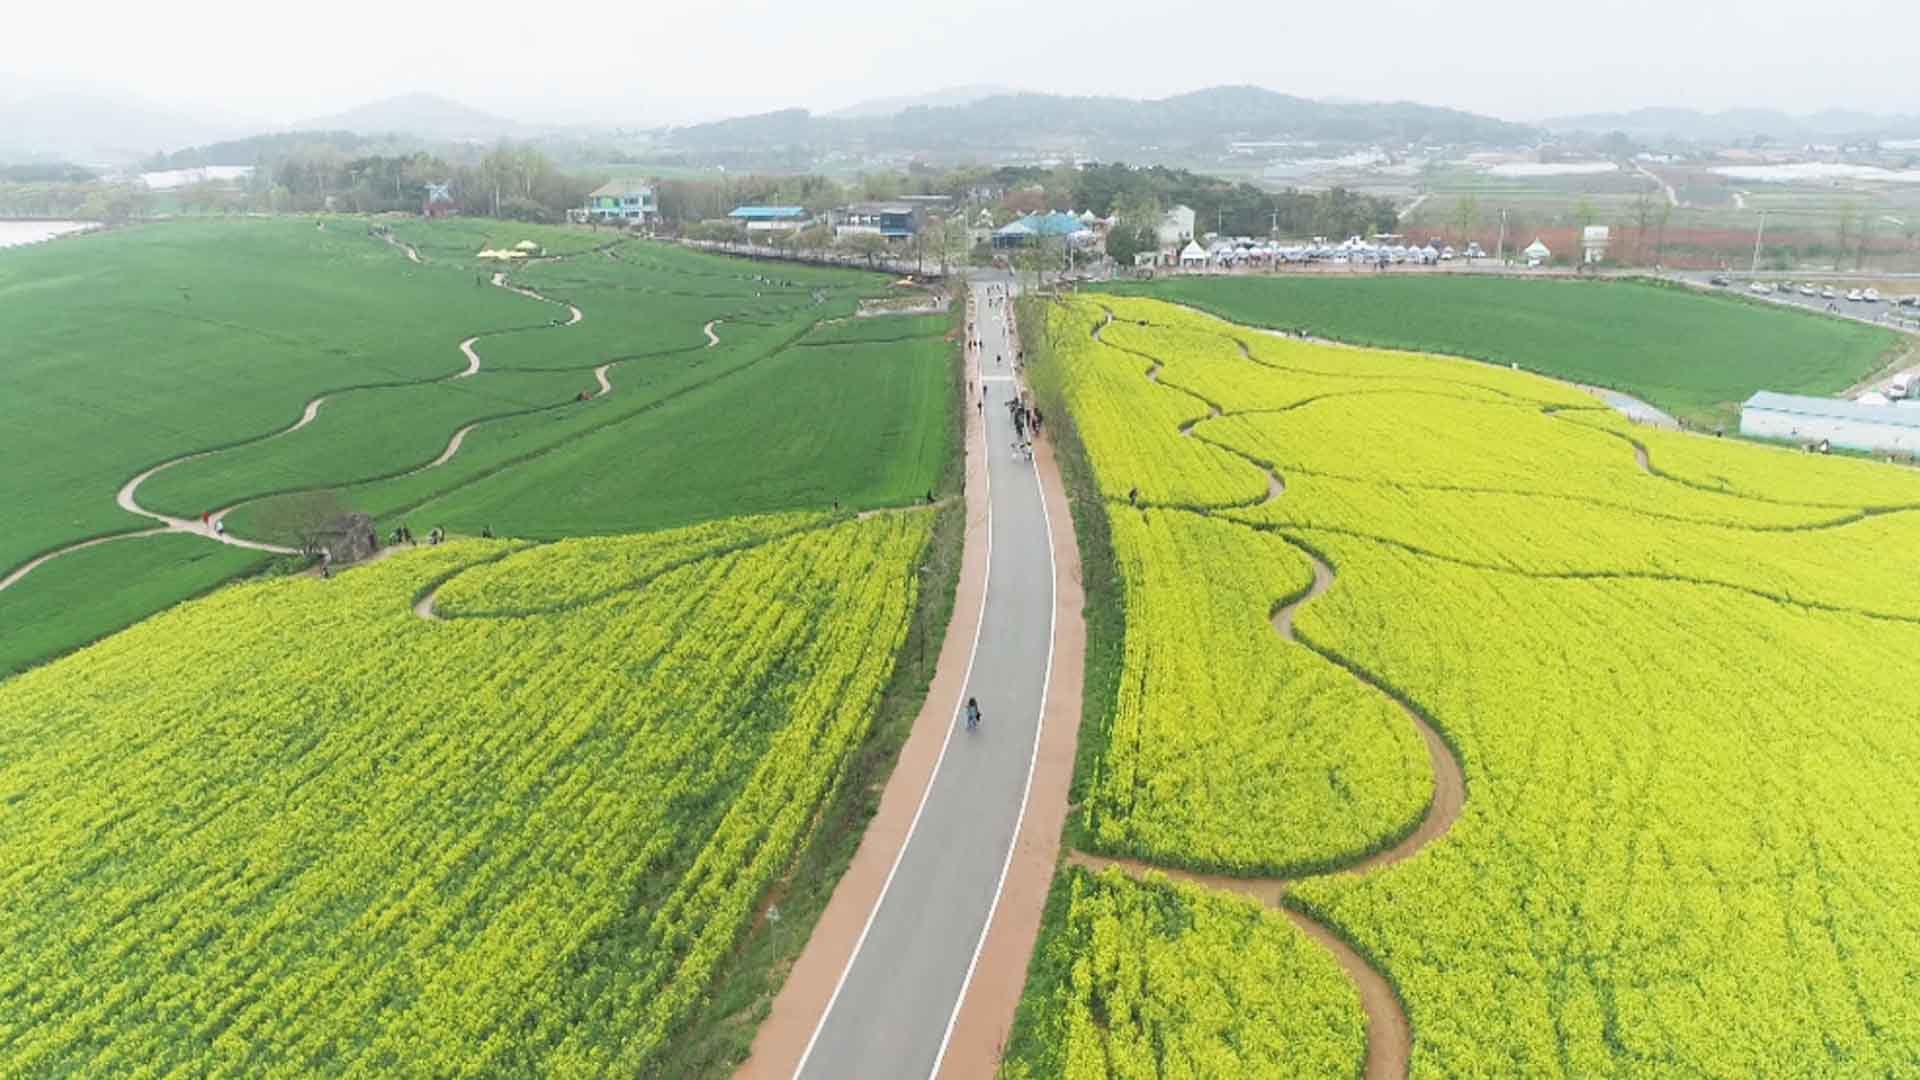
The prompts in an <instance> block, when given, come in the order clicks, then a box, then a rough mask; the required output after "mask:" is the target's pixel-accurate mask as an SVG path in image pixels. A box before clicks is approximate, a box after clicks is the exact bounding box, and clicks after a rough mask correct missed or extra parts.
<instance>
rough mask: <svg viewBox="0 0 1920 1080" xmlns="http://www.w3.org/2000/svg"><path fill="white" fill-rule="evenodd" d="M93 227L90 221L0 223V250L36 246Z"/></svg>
mask: <svg viewBox="0 0 1920 1080" xmlns="http://www.w3.org/2000/svg"><path fill="white" fill-rule="evenodd" d="M93 227H94V224H93V222H91V221H0V248H10V247H19V246H20V245H21V244H37V243H39V242H40V241H42V240H51V239H53V238H54V237H56V236H65V235H66V234H68V233H76V232H82V231H84V230H86V229H91V228H93Z"/></svg>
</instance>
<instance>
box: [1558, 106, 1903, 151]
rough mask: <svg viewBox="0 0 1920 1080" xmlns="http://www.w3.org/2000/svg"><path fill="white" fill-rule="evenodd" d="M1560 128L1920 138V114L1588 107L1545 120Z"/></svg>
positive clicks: (1673, 135) (1721, 138)
mask: <svg viewBox="0 0 1920 1080" xmlns="http://www.w3.org/2000/svg"><path fill="white" fill-rule="evenodd" d="M1545 126H1546V127H1547V128H1548V129H1549V130H1551V131H1556V132H1586V133H1589V134H1595V135H1601V134H1605V133H1607V132H1611V131H1619V132H1623V133H1625V134H1627V135H1629V136H1632V137H1633V138H1636V139H1642V140H1652V141H1657V140H1661V139H1682V140H1687V141H1691V142H1707V143H1725V142H1732V141H1734V140H1736V139H1738V140H1746V139H1751V138H1753V137H1754V136H1756V135H1764V136H1766V137H1767V138H1769V139H1773V140H1775V141H1776V142H1787V143H1796V142H1833V141H1836V140H1842V139H1861V138H1867V139H1898V138H1909V139H1911V138H1920V116H1912V115H1907V116H1897V115H1896V116H1883V115H1877V114H1874V113H1866V112H1857V111H1854V110H1851V109H1827V110H1825V111H1823V112H1816V113H1808V114H1806V115H1804V116H1795V115H1793V114H1791V113H1786V112H1781V111H1780V110H1778V109H1727V110H1725V111H1723V112H1702V111H1700V110H1699V109H1684V108H1650V109H1635V110H1633V111H1632V112H1614V113H1586V114H1583V115H1579V116H1561V117H1555V118H1554V119H1551V120H1548V121H1546V125H1545Z"/></svg>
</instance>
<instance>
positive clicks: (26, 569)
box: [0, 527, 167, 589]
mask: <svg viewBox="0 0 1920 1080" xmlns="http://www.w3.org/2000/svg"><path fill="white" fill-rule="evenodd" d="M166 531H167V530H166V529H165V528H164V527H163V528H158V529H140V530H137V531H135V532H124V533H114V534H113V535H112V536H96V537H94V538H93V539H91V540H82V541H80V542H79V543H77V544H68V545H67V546H66V547H63V548H55V549H54V550H52V551H49V552H47V553H46V554H44V555H38V556H35V557H34V558H32V559H29V560H27V561H26V562H24V563H21V564H20V565H19V566H16V567H14V568H13V570H12V571H10V572H9V573H8V574H7V576H6V577H3V578H0V589H5V588H8V587H10V586H11V585H12V584H13V583H14V582H16V581H19V580H20V579H21V578H23V577H26V576H27V575H28V574H30V573H32V572H33V571H34V570H35V569H37V568H38V567H39V566H40V564H41V563H44V562H47V561H48V560H51V559H57V558H59V557H60V556H62V555H68V554H72V553H73V552H76V551H83V550H85V549H87V548H90V547H98V546H99V545H101V544H111V543H113V542H114V541H115V540H132V539H134V538H135V537H140V536H159V535H160V534H161V533H164V532H166Z"/></svg>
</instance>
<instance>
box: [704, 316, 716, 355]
mask: <svg viewBox="0 0 1920 1080" xmlns="http://www.w3.org/2000/svg"><path fill="white" fill-rule="evenodd" d="M718 325H720V320H719V319H711V320H708V322H707V325H705V326H703V327H701V328H700V332H701V333H703V334H705V335H707V348H709V349H711V348H713V347H714V346H715V345H718V344H720V335H719V334H716V333H714V332H713V328H714V327H716V326H718Z"/></svg>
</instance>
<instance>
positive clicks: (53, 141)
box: [0, 80, 257, 165]
mask: <svg viewBox="0 0 1920 1080" xmlns="http://www.w3.org/2000/svg"><path fill="white" fill-rule="evenodd" d="M247 130H248V125H247V123H246V121H243V120H235V119H232V118H228V117H209V116H206V115H202V114H195V113H190V112H187V111H185V110H180V109H173V108H168V107H167V106H164V105H159V104H156V103H154V102H152V101H148V100H146V99H145V98H141V97H139V96H137V95H134V94H128V93H122V92H117V91H111V90H101V89H95V88H90V87H77V86H65V85H56V84H37V83H29V82H26V81H24V80H21V81H8V82H5V83H0V162H9V161H11V162H27V161H71V162H78V163H82V164H87V165H96V164H114V163H119V162H124V161H130V160H133V159H135V158H139V157H143V156H145V155H147V154H151V153H154V152H155V151H159V150H165V149H168V148H170V147H175V146H183V145H186V144H188V143H195V142H205V141H208V140H211V139H219V138H225V137H228V136H232V135H240V134H244V133H245V132H246V131H247ZM255 130H257V127H255Z"/></svg>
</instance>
